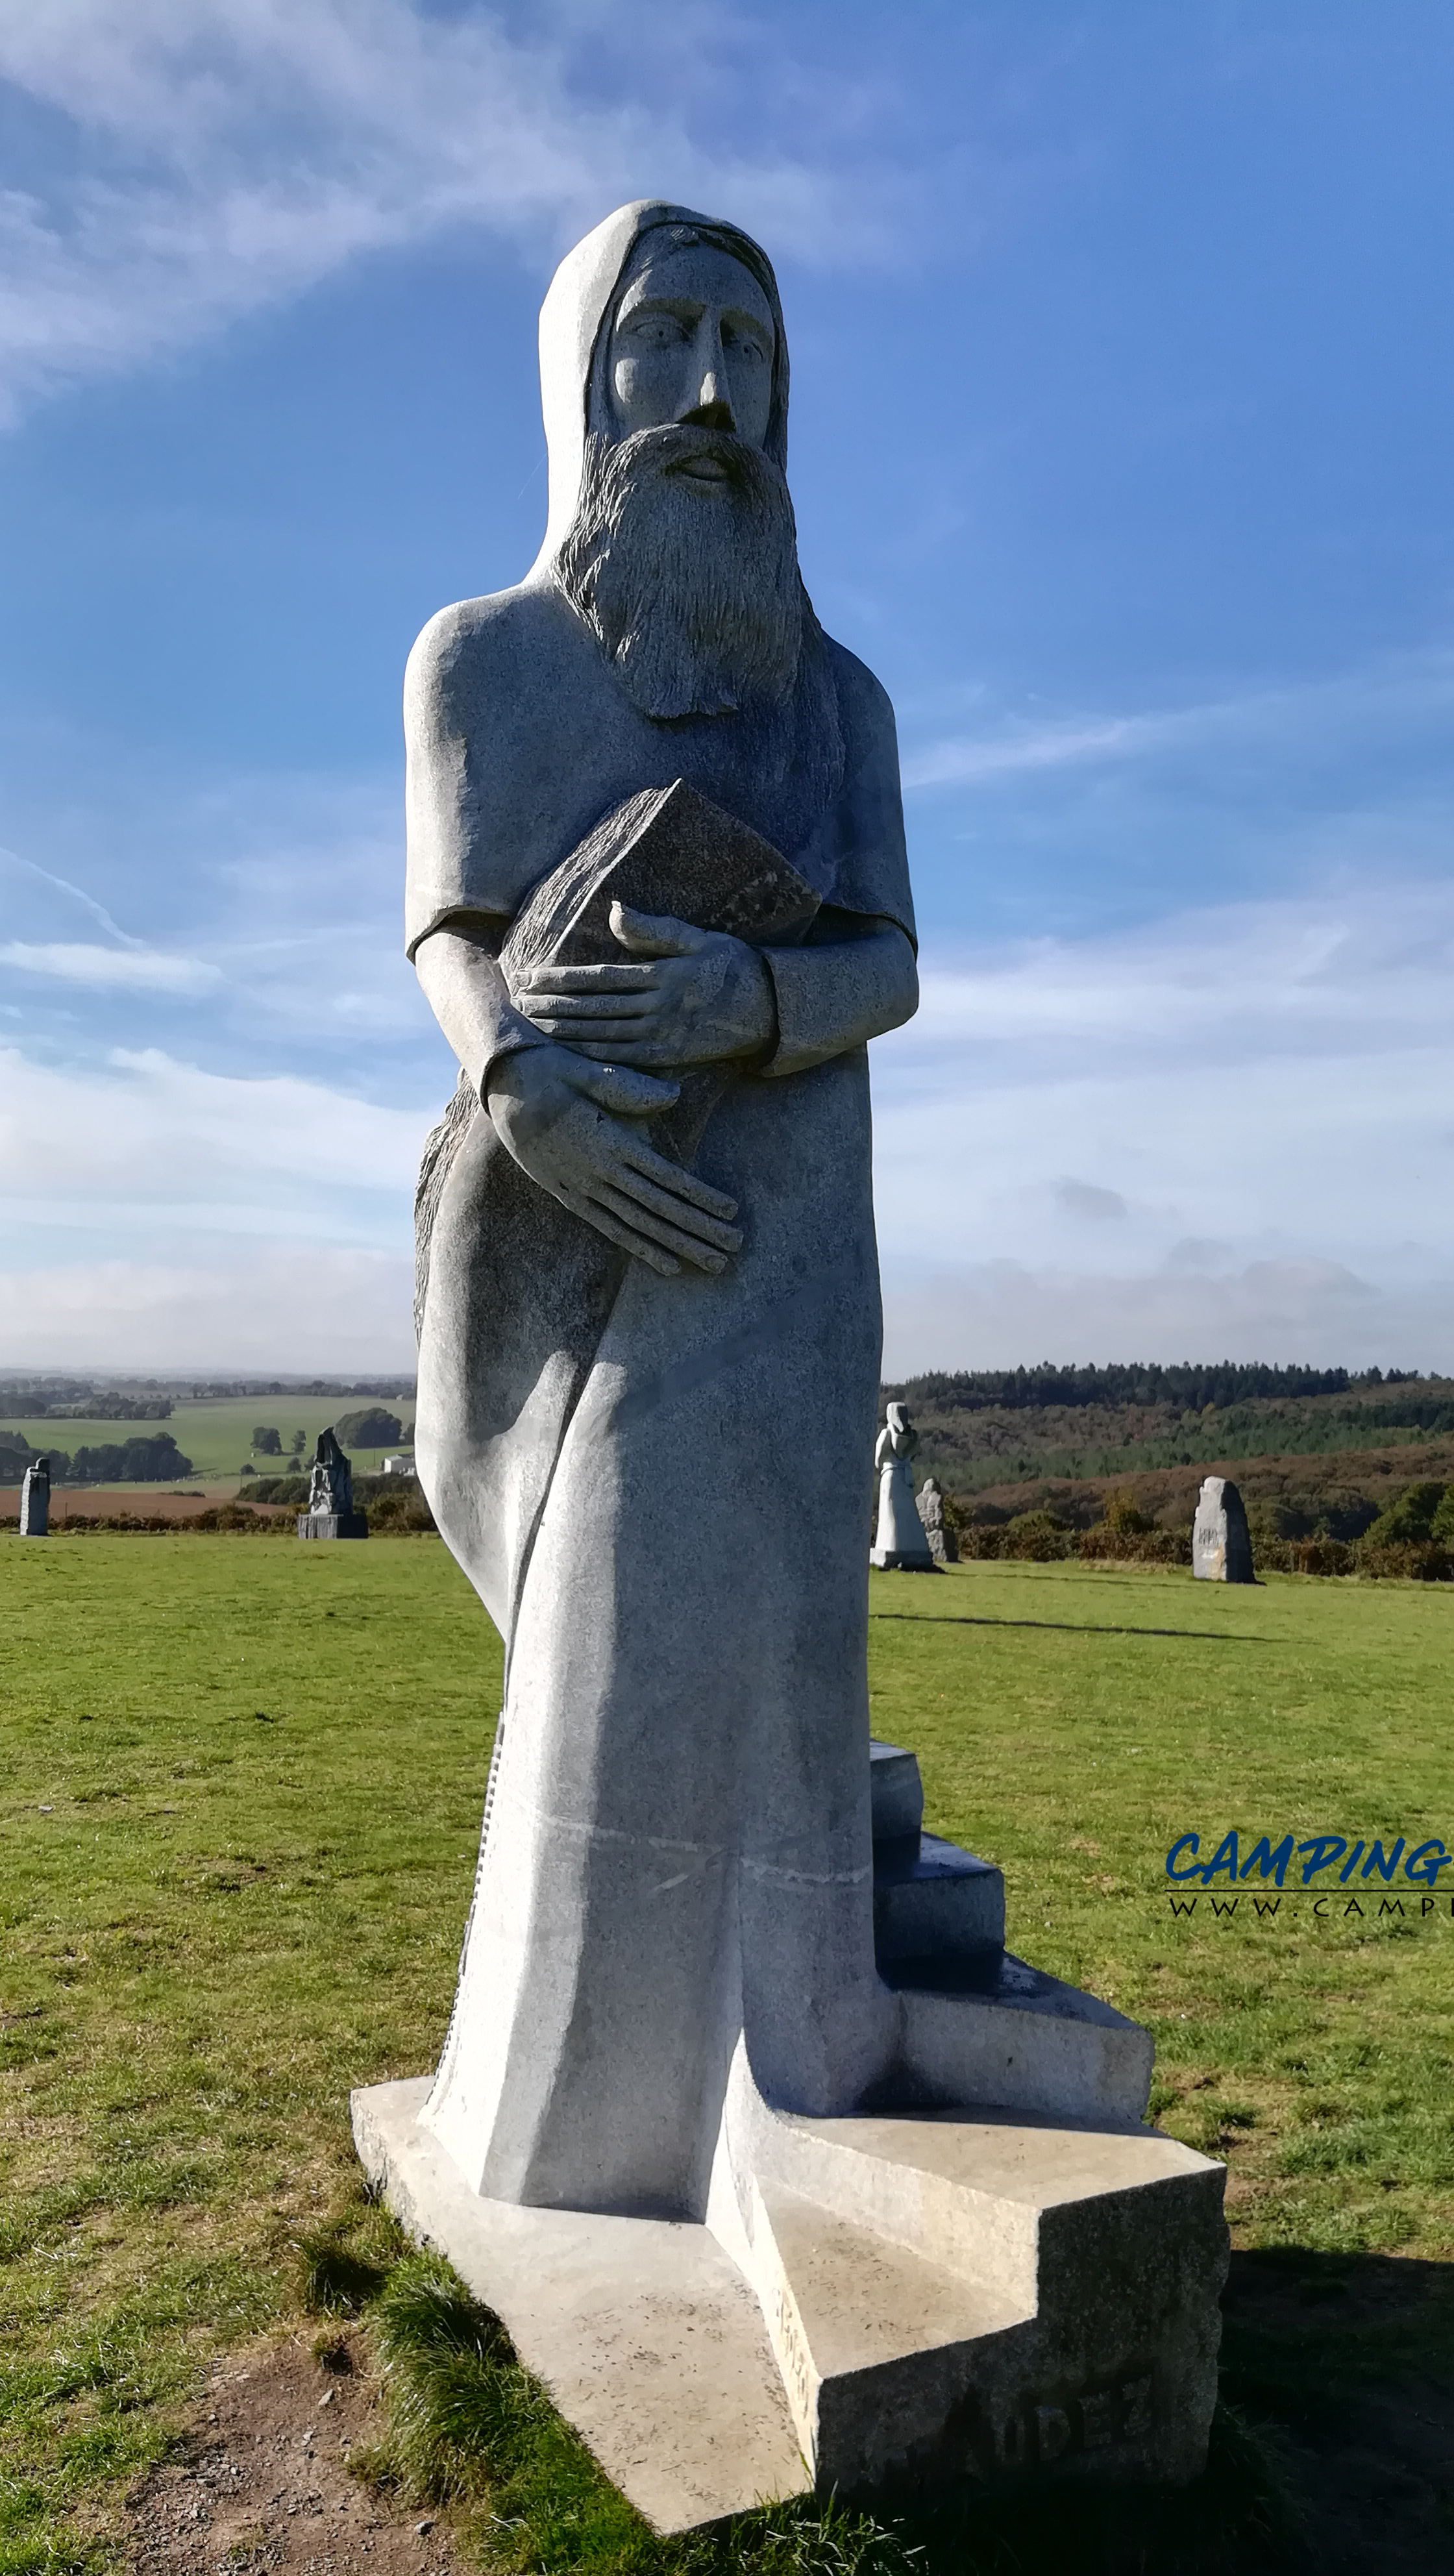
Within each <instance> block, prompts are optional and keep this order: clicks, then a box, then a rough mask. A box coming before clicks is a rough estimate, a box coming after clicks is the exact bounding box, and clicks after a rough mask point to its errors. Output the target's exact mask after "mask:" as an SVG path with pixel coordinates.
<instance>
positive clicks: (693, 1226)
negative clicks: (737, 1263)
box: [485, 1046, 742, 1279]
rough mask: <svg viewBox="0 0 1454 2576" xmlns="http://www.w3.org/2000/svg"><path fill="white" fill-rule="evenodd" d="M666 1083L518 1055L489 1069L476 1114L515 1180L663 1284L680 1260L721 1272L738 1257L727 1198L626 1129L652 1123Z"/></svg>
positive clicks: (528, 1052) (576, 1061)
mask: <svg viewBox="0 0 1454 2576" xmlns="http://www.w3.org/2000/svg"><path fill="white" fill-rule="evenodd" d="M676 1096H677V1085H676V1084H675V1083H674V1082H658V1081H657V1080H656V1079H655V1078H654V1076H653V1075H651V1074H647V1073H634V1072H632V1071H631V1070H630V1069H629V1068H628V1067H627V1066H625V1065H603V1064H591V1063H589V1062H588V1061H587V1059H586V1058H585V1057H584V1056H580V1055H576V1054H575V1053H574V1052H573V1051H572V1049H571V1048H569V1047H563V1046H540V1047H522V1048H520V1049H519V1050H518V1051H517V1052H516V1053H515V1054H513V1055H506V1056H501V1057H499V1058H498V1059H497V1061H496V1063H495V1064H494V1065H492V1067H491V1068H490V1073H489V1077H488V1079H487V1081H486V1084H485V1106H486V1108H487V1109H488V1110H489V1113H490V1116H491V1118H492V1119H493V1120H494V1122H495V1126H496V1128H497V1130H498V1132H499V1134H500V1136H501V1138H502V1139H503V1141H504V1143H505V1145H506V1146H507V1147H508V1149H509V1151H510V1153H511V1154H512V1155H513V1156H514V1158H515V1160H516V1162H517V1163H518V1164H519V1166H520V1169H521V1170H522V1172H528V1174H529V1176H530V1178H531V1180H532V1181H535V1182H536V1183H538V1185H539V1187H540V1188H541V1189H543V1190H548V1191H549V1193H550V1195H551V1197H552V1198H553V1199H559V1201H560V1203H561V1206H562V1207H568V1208H569V1209H570V1210H571V1211H572V1213H573V1214H574V1215H576V1216H581V1217H584V1218H585V1220H586V1222H587V1224H588V1225H593V1226H594V1227H595V1228H596V1230H597V1232H598V1233H599V1234H604V1235H606V1236H607V1237H608V1238H609V1240H610V1241H611V1242H612V1243H619V1244H620V1245H621V1247H622V1249H623V1250H624V1251H626V1252H630V1253H634V1254H635V1256H636V1259H637V1260H638V1261H644V1262H645V1263H646V1265H647V1267H648V1269H651V1270H658V1271H660V1272H661V1274H662V1276H663V1278H668V1279H669V1278H671V1277H672V1276H673V1275H674V1273H675V1272H676V1271H678V1270H679V1269H680V1268H681V1265H682V1263H683V1262H684V1261H689V1262H691V1263H692V1264H693V1265H694V1267H695V1268H696V1269H698V1270H723V1269H725V1268H726V1266H727V1261H728V1258H729V1256H730V1255H731V1254H732V1253H734V1252H737V1251H740V1250H741V1246H742V1235H741V1232H740V1229H739V1228H738V1227H737V1226H735V1225H733V1224H732V1222H731V1220H732V1218H733V1217H735V1215H736V1214H737V1202H736V1200H735V1199H729V1198H725V1197H724V1196H723V1194H722V1192H721V1191H720V1190H714V1189H712V1188H711V1187H710V1186H709V1185H708V1183H707V1182H706V1181H699V1180H698V1179H697V1177H696V1175H695V1174H694V1173H692V1172H684V1171H683V1170H682V1167H681V1165H680V1164H679V1163H672V1162H669V1161H668V1160H667V1157H666V1156H665V1155H664V1154H658V1153H656V1152H654V1151H653V1149H652V1147H651V1146H650V1145H648V1143H647V1142H646V1139H645V1137H644V1136H642V1135H641V1134H639V1133H638V1132H637V1130H636V1129H635V1127H634V1126H633V1125H631V1124H628V1123H627V1122H628V1121H633V1120H637V1119H643V1118H651V1117H654V1116H655V1115H656V1114H657V1113H658V1112H659V1111H660V1110H663V1109H666V1108H669V1107H670V1105H671V1103H672V1101H673V1100H675V1098H676Z"/></svg>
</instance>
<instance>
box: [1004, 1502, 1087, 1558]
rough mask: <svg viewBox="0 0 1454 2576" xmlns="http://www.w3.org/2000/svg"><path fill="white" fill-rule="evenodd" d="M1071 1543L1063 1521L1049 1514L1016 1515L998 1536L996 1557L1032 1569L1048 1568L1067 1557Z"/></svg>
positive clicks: (1072, 1541) (1072, 1544)
mask: <svg viewBox="0 0 1454 2576" xmlns="http://www.w3.org/2000/svg"><path fill="white" fill-rule="evenodd" d="M1074 1545H1075V1542H1074V1540H1073V1538H1072V1536H1071V1533H1070V1531H1069V1529H1068V1528H1067V1526H1066V1524H1065V1522H1064V1521H1060V1520H1057V1519H1056V1517H1055V1514H1054V1513H1053V1512H1016V1513H1015V1514H1014V1516H1013V1518H1012V1519H1010V1520H1007V1521H1006V1523H1005V1526H1004V1528H1003V1530H1002V1531H1001V1532H1000V1549H999V1553H1000V1555H1001V1556H1005V1557H1018V1558H1020V1559H1021V1560H1022V1561H1023V1562H1026V1563H1029V1564H1032V1565H1049V1564H1052V1563H1053V1562H1054V1561H1055V1559H1056V1558H1057V1557H1062V1556H1070V1555H1072V1554H1073V1552H1074Z"/></svg>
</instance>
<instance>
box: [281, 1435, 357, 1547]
mask: <svg viewBox="0 0 1454 2576" xmlns="http://www.w3.org/2000/svg"><path fill="white" fill-rule="evenodd" d="M368 1534H369V1525H368V1522H367V1520H366V1518H365V1517H364V1514H363V1513H362V1512H358V1511H355V1510H354V1507H353V1469H352V1467H351V1466H350V1464H349V1462H348V1460H347V1458H345V1456H344V1454H343V1451H342V1450H341V1449H340V1447H339V1445H338V1441H337V1439H336V1437H335V1436H334V1434H333V1432H332V1431H331V1430H330V1431H320V1432H319V1434H318V1446H317V1448H316V1450H315V1451H314V1453H313V1466H312V1471H311V1473H310V1475H309V1479H308V1509H307V1510H306V1512H300V1513H299V1515H298V1536H299V1537H300V1538H367V1537H368Z"/></svg>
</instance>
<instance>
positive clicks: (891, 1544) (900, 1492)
mask: <svg viewBox="0 0 1454 2576" xmlns="http://www.w3.org/2000/svg"><path fill="white" fill-rule="evenodd" d="M918 1446H919V1435H918V1432H917V1431H916V1430H915V1429H914V1426H913V1424H912V1422H911V1421H910V1420H909V1408H908V1406H907V1405H906V1404H891V1405H890V1406H889V1407H888V1418H887V1420H886V1421H885V1423H884V1427H883V1429H882V1431H881V1432H880V1433H879V1435H878V1445H877V1447H876V1448H875V1450H874V1453H873V1463H874V1465H875V1467H876V1468H877V1469H878V1529H877V1531H876V1533H875V1537H874V1542H873V1546H872V1547H871V1548H870V1550H869V1562H870V1564H872V1565H878V1566H884V1567H887V1568H888V1569H890V1570H891V1571H892V1570H893V1569H895V1568H897V1569H898V1570H899V1571H900V1572H901V1573H904V1574H933V1573H935V1572H936V1571H937V1568H936V1566H935V1562H934V1556H933V1553H932V1551H931V1549H930V1546H929V1541H928V1539H927V1537H926V1536H925V1532H924V1524H923V1522H922V1521H921V1520H920V1518H919V1513H918V1507H917V1505H916V1504H915V1501H914V1479H913V1476H912V1475H911V1473H910V1462H911V1461H912V1459H913V1456H914V1452H915V1450H916V1449H917V1448H918Z"/></svg>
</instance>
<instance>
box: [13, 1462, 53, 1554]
mask: <svg viewBox="0 0 1454 2576" xmlns="http://www.w3.org/2000/svg"><path fill="white" fill-rule="evenodd" d="M20 1535H21V1537H22V1538H49V1536H50V1460H49V1458H37V1460H36V1462H35V1465H34V1466H33V1467H27V1468H26V1471H25V1475H24V1478H23V1480H22V1482H21V1487H20Z"/></svg>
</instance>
